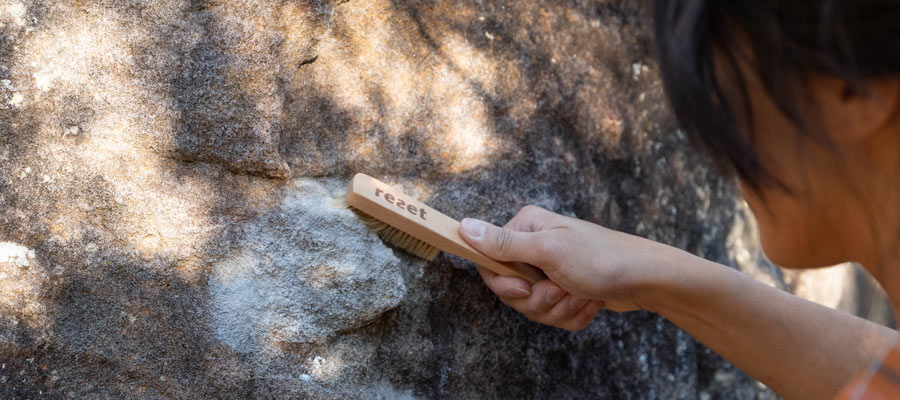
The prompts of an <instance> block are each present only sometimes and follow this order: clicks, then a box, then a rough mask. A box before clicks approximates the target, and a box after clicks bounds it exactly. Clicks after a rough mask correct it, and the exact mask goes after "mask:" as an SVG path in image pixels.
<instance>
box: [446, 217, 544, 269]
mask: <svg viewBox="0 0 900 400" xmlns="http://www.w3.org/2000/svg"><path fill="white" fill-rule="evenodd" d="M459 235H460V236H462V238H463V240H465V241H466V242H467V243H469V245H471V246H472V247H474V248H475V249H476V250H478V251H480V252H482V253H483V254H484V255H486V256H488V257H490V258H493V259H495V260H498V261H518V262H524V263H528V264H531V265H534V266H538V267H540V266H541V264H542V263H541V261H542V259H543V258H544V257H543V255H542V254H541V249H542V248H544V246H543V245H542V243H540V239H538V238H537V233H534V232H521V231H514V230H512V229H509V228H505V227H504V228H501V227H499V226H496V225H493V224H490V223H487V222H484V221H480V220H477V219H472V218H466V219H463V220H462V223H461V224H459Z"/></svg>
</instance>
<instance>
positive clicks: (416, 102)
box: [0, 0, 786, 399]
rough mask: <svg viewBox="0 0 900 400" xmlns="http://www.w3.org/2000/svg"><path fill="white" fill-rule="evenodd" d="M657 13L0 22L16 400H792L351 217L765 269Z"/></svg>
mask: <svg viewBox="0 0 900 400" xmlns="http://www.w3.org/2000/svg"><path fill="white" fill-rule="evenodd" d="M642 4H643V3H640V2H628V1H599V2H598V1H593V0H591V1H588V0H574V1H561V0H543V1H519V2H503V1H494V0H485V1H477V2H462V1H450V0H438V1H390V0H365V1H363V0H350V1H347V0H333V1H332V0H273V1H261V0H160V1H153V2H145V1H138V0H124V1H123V0H96V1H83V0H62V1H60V0H3V1H0V364H2V365H0V398H40V397H41V396H46V397H48V398H64V397H72V398H182V399H196V398H284V399H288V398H291V399H293V398H322V399H331V398H363V399H426V398H458V399H483V398H515V399H529V398H533V399H543V398H578V399H582V398H601V399H605V398H609V399H629V398H633V399H638V398H640V399H694V398H702V399H706V398H738V399H755V398H771V397H773V394H772V393H771V392H769V391H768V390H767V389H765V388H764V387H762V386H760V385H759V384H757V383H756V382H755V381H754V380H752V379H751V378H749V377H747V376H746V375H744V374H743V373H741V372H740V371H738V370H737V369H736V368H734V367H732V366H730V365H729V364H727V363H726V362H724V361H722V360H721V359H720V358H718V357H717V356H715V355H714V354H712V353H711V352H709V351H708V350H707V349H705V348H704V347H703V346H701V345H699V344H698V343H697V342H696V341H694V340H693V339H692V338H691V337H690V336H689V335H687V334H685V333H684V332H682V331H681V330H679V329H678V328H676V327H675V326H673V325H671V324H670V323H668V322H666V321H665V320H662V319H661V318H659V317H658V316H656V315H653V314H649V313H641V312H639V313H628V314H615V313H607V312H604V313H601V314H600V315H599V316H598V317H597V319H596V320H595V321H594V322H593V323H592V324H591V325H590V326H589V328H588V329H586V330H584V331H582V332H578V333H568V332H564V331H560V330H556V329H553V328H549V327H544V326H540V325H538V324H535V323H531V322H529V321H528V320H527V319H525V318H524V317H522V316H520V315H518V314H517V313H515V312H513V311H512V310H509V309H508V308H506V307H505V306H503V305H502V304H501V303H500V302H499V301H497V299H496V298H494V297H493V296H492V295H491V294H490V293H489V292H488V291H487V290H486V289H485V288H484V287H483V285H482V284H481V282H480V280H479V279H478V277H477V274H476V273H475V272H474V269H473V267H472V265H470V264H469V263H466V262H464V261H462V260H460V259H457V258H454V257H451V256H447V255H442V256H440V257H438V259H437V260H435V261H434V262H430V263H425V262H423V261H420V260H416V259H414V258H412V257H410V256H409V255H407V254H404V253H402V252H395V251H393V250H392V249H390V248H389V247H386V246H385V245H384V244H382V243H381V242H380V241H379V240H378V239H377V238H376V237H375V236H373V235H372V234H371V233H369V232H367V231H366V230H365V228H364V227H363V226H362V225H361V224H360V223H359V221H357V220H356V219H355V217H354V216H353V214H352V213H351V212H349V211H347V210H344V209H341V208H340V207H338V206H337V205H336V202H335V197H336V196H339V194H338V193H337V192H338V191H339V190H340V188H341V187H342V185H343V184H344V182H346V181H347V179H349V177H350V176H351V175H352V174H353V173H354V172H357V171H363V172H367V173H369V174H371V175H375V176H377V177H379V178H382V179H383V180H386V181H389V182H392V183H394V184H396V185H398V186H399V187H401V188H402V189H403V190H404V191H406V192H407V193H408V194H410V195H413V196H416V197H418V198H420V199H422V200H424V201H426V202H427V203H429V204H430V205H432V206H433V207H435V208H436V209H439V210H442V211H444V212H445V213H447V214H449V215H451V216H454V217H457V218H461V217H464V216H474V217H480V218H483V219H487V220H491V221H494V222H497V223H502V222H505V221H506V220H507V219H508V218H510V217H511V216H512V215H513V214H514V213H515V212H516V211H517V210H518V209H519V208H520V207H522V206H524V205H526V204H538V205H541V206H543V207H546V208H549V209H551V210H553V211H556V212H560V213H563V214H566V215H572V216H577V217H580V218H584V219H587V220H591V221H596V222H599V223H603V224H605V225H606V226H609V227H612V228H615V229H620V230H623V231H627V232H632V233H636V234H638V235H642V236H645V237H649V238H652V239H655V240H659V241H662V242H666V243H669V244H672V245H675V246H678V247H681V248H684V249H687V250H688V251H691V252H693V253H696V254H699V255H702V256H704V257H707V258H710V259H713V260H716V261H719V262H723V263H726V264H729V265H741V264H746V263H752V262H753V261H754V260H762V257H761V256H760V254H759V251H758V249H757V247H755V246H756V245H755V242H753V240H752V235H751V234H750V233H748V232H750V230H749V229H748V228H747V227H746V224H744V223H743V221H744V220H745V218H746V215H745V212H744V210H743V209H742V208H741V204H740V202H738V201H737V200H736V197H735V193H734V186H733V185H732V184H731V183H730V182H727V181H723V180H722V179H720V178H719V177H718V176H717V175H716V173H715V171H714V170H712V169H711V168H710V166H709V165H708V163H706V162H705V161H704V160H703V158H702V157H701V156H700V155H699V154H697V153H696V152H695V151H692V150H691V149H690V147H689V146H688V145H687V143H686V142H685V138H684V135H683V134H682V133H681V132H680V131H679V130H678V129H677V127H676V125H675V123H674V121H673V119H672V118H671V116H670V115H669V113H668V112H667V110H666V108H665V105H664V104H665V103H664V100H663V94H662V91H661V87H660V82H659V79H658V74H657V67H656V64H655V62H654V61H653V59H652V50H651V46H652V45H651V43H650V35H649V32H648V25H649V23H648V18H647V12H646V10H645V9H643V8H642V7H643V5H642ZM769 267H770V266H767V265H765V264H764V263H763V267H761V269H760V270H761V271H763V272H766V276H770V277H771V279H772V281H771V283H772V284H774V285H781V287H786V286H784V283H783V280H782V278H781V276H780V274H778V273H777V271H774V270H769Z"/></svg>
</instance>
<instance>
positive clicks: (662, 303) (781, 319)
mask: <svg viewBox="0 0 900 400" xmlns="http://www.w3.org/2000/svg"><path fill="white" fill-rule="evenodd" d="M669 252H672V253H674V254H671V255H668V257H666V258H665V259H666V261H664V262H663V263H662V264H661V266H662V267H663V268H665V269H666V270H668V273H666V274H663V275H662V279H661V280H660V281H659V282H658V283H657V284H655V286H656V288H655V289H654V290H651V291H649V293H652V295H651V296H652V297H653V299H652V300H650V301H649V302H648V303H647V304H648V308H650V309H651V310H652V311H655V312H657V313H659V314H660V315H662V316H663V317H665V318H667V319H668V320H670V321H672V322H673V323H675V324H676V325H678V326H679V327H681V328H682V329H684V330H685V331H687V332H688V333H690V334H691V335H693V336H694V337H695V338H697V340H699V341H701V342H703V344H705V345H706V346H707V347H709V348H710V349H712V350H713V351H715V352H716V353H718V354H720V355H721V356H722V357H724V358H725V359H727V360H729V361H730V362H731V363H733V364H735V365H737V366H738V367H739V368H741V369H742V370H744V371H745V372H747V373H748V374H750V375H751V376H753V377H755V378H756V379H758V380H760V381H762V382H763V383H765V384H766V385H768V386H769V387H770V388H772V389H773V390H775V391H776V392H777V393H779V394H780V395H782V396H783V397H784V398H785V399H829V398H832V397H834V396H835V395H836V394H837V392H838V391H839V390H840V389H841V388H842V387H843V386H844V385H845V384H846V383H847V382H848V381H849V380H850V379H852V378H853V377H854V376H855V375H856V374H858V373H859V372H860V371H861V370H863V369H864V368H865V367H866V366H867V365H868V364H869V363H870V362H871V361H872V360H873V359H875V358H877V357H879V356H880V355H882V354H884V353H885V352H886V351H887V350H888V349H889V348H890V347H891V346H893V345H894V344H895V342H896V340H897V332H896V331H894V330H892V329H889V328H886V327H883V326H881V325H878V324H875V323H872V322H869V321H866V320H864V319H862V318H858V317H855V316H853V315H849V314H846V313H843V312H840V311H836V310H833V309H830V308H827V307H824V306H821V305H818V304H815V303H812V302H809V301H806V300H804V299H801V298H799V297H796V296H793V295H791V294H788V293H785V292H783V291H781V290H778V289H775V288H772V287H769V286H766V285H764V284H762V283H760V282H758V281H756V280H754V279H752V278H750V277H748V276H747V275H745V274H742V273H740V272H737V271H734V270H732V269H729V268H727V267H724V266H721V265H718V264H715V263H712V262H709V261H706V260H703V259H700V258H698V257H694V256H692V255H690V254H687V253H684V252H681V251H674V252H673V251H671V250H669ZM678 253H680V254H678Z"/></svg>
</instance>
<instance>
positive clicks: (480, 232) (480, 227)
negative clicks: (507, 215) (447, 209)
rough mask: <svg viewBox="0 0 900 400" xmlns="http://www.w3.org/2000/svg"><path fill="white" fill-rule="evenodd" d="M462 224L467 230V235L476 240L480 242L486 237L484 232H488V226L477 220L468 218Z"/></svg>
mask: <svg viewBox="0 0 900 400" xmlns="http://www.w3.org/2000/svg"><path fill="white" fill-rule="evenodd" d="M462 224H463V229H465V230H466V234H467V235H469V237H470V238H472V239H475V240H480V239H481V238H482V237H484V232H485V231H487V225H486V224H485V223H484V222H481V221H479V220H477V219H471V218H466V219H464V220H463V222H462Z"/></svg>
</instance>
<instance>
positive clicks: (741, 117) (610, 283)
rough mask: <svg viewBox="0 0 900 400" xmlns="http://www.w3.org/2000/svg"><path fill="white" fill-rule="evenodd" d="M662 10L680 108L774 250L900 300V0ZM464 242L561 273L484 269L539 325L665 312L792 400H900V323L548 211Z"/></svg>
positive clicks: (468, 226) (579, 324)
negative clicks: (862, 280) (604, 313)
mask: <svg viewBox="0 0 900 400" xmlns="http://www.w3.org/2000/svg"><path fill="white" fill-rule="evenodd" d="M654 17H655V21H654V26H655V30H656V38H657V46H658V48H659V56H660V69H661V71H662V75H663V80H664V83H665V87H666V92H667V95H668V96H669V99H670V101H671V103H672V107H673V109H674V111H675V114H676V116H677V117H678V119H679V121H680V122H681V123H682V125H683V126H684V127H685V128H686V129H687V130H688V131H689V132H691V134H692V135H694V138H695V139H696V142H697V143H699V144H701V145H702V146H703V147H705V148H706V149H707V150H710V154H711V155H712V156H713V157H714V158H716V159H717V160H718V161H719V163H720V165H721V166H723V167H724V169H725V171H728V172H730V173H732V174H734V175H736V176H737V178H738V181H739V183H740V187H741V190H742V194H743V196H744V197H745V198H746V200H747V202H748V204H749V205H750V207H751V208H752V210H753V211H754V213H755V215H756V217H757V220H758V221H759V226H760V237H761V241H762V245H763V248H764V250H765V252H766V254H767V255H768V257H769V258H770V259H771V260H772V261H773V262H774V263H776V264H779V265H782V266H785V267H790V268H812V267H822V266H827V265H833V264H837V263H840V262H845V261H858V262H860V263H862V265H863V266H865V268H866V269H867V270H868V271H869V272H870V273H871V274H872V275H873V276H874V277H875V278H876V279H877V280H878V281H879V282H880V283H881V285H882V286H883V287H884V288H885V290H886V291H887V293H888V296H889V297H890V299H891V301H892V303H893V305H894V308H895V309H900V308H898V305H900V303H898V302H900V265H898V264H900V261H898V260H900V2H898V1H896V0H893V1H888V0H856V1H849V0H843V1H838V0H832V1H805V0H803V1H801V0H792V1H778V0H733V1H724V0H719V1H671V0H657V1H656V2H655V4H654ZM460 234H461V235H462V236H463V237H464V238H465V239H466V240H467V241H468V242H469V243H471V244H472V246H474V247H475V248H477V249H479V250H481V251H483V252H484V253H485V254H487V255H489V256H491V257H494V258H496V259H498V260H504V261H518V262H525V263H529V264H533V265H535V266H537V267H540V268H541V269H543V270H544V271H545V272H546V273H547V275H548V276H549V278H550V279H548V280H544V281H542V282H538V283H537V284H535V285H533V286H531V285H529V284H527V283H526V282H525V281H522V280H519V279H516V278H509V277H500V276H497V275H495V274H493V273H491V272H490V271H487V270H485V269H483V268H480V271H481V276H482V278H483V279H484V282H485V283H486V284H487V286H488V287H489V288H490V289H491V290H492V291H493V292H494V293H496V294H497V296H499V297H500V298H501V299H502V301H503V302H504V303H506V304H507V305H509V306H510V307H512V308H514V309H516V310H518V311H520V312H522V313H523V314H525V315H526V316H527V317H528V318H530V319H532V320H535V321H538V322H542V323H545V324H549V325H554V326H557V327H560V328H563V329H568V330H578V329H582V328H584V327H585V326H586V325H587V324H588V323H589V322H590V321H591V319H592V318H593V317H594V315H595V314H596V313H597V311H598V310H599V309H601V308H605V309H610V310H615V311H629V310H639V309H643V310H649V311H653V312H656V313H659V314H660V315H662V316H664V317H666V318H667V319H669V320H670V321H672V322H674V323H675V324H677V325H678V326H680V327H681V328H683V329H684V330H686V331H687V332H689V333H690V334H691V335H693V336H694V337H695V338H697V339H698V340H700V341H701V342H703V343H704V344H706V345H707V346H708V347H710V348H711V349H713V350H714V351H716V352H718V353H719V354H721V355H722V356H724V357H725V358H726V359H728V360H730V361H731V362H732V363H734V364H735V365H737V366H738V367H740V368H741V369H743V370H744V371H746V372H747V373H749V374H751V375H752V376H754V377H756V378H757V379H759V380H760V381H762V382H763V383H765V384H766V385H768V386H769V387H770V388H772V389H774V390H775V391H776V392H778V393H779V394H780V395H782V396H783V397H784V398H787V399H798V398H799V399H827V398H833V397H834V396H835V395H837V394H838V393H840V392H841V391H842V389H843V391H844V393H843V396H851V397H852V396H862V397H861V398H866V396H872V394H873V392H874V391H877V390H887V391H888V393H889V394H887V396H888V397H885V398H893V397H895V396H896V397H898V398H900V389H893V388H892V384H891V383H890V382H891V379H895V380H897V381H900V374H898V372H897V371H892V370H890V364H891V362H893V361H894V360H900V349H896V348H894V346H895V345H896V342H897V339H898V336H897V332H895V331H894V330H891V329H888V328H885V327H882V326H880V325H877V324H874V323H871V322H868V321H865V320H863V319H860V318H857V317H854V316H851V315H847V314H844V313H841V312H838V311H835V310H832V309H828V308H826V307H822V306H819V305H816V304H813V303H811V302H808V301H805V300H802V299H799V298H797V297H794V296H791V295H790V294H788V293H784V292H781V291H779V290H776V289H773V288H771V287H768V286H766V285H763V284H761V283H758V282H756V281H755V280H753V279H752V278H749V277H747V276H745V275H743V274H741V273H740V272H737V271H734V270H732V269H729V268H727V267H724V266H722V265H718V264H715V263H712V262H709V261H706V260H703V259H700V258H697V257H695V256H692V255H690V254H688V253H686V252H683V251H681V250H678V249H675V248H672V247H669V246H665V245H662V244H659V243H655V242H652V241H649V240H645V239H642V238H639V237H635V236H631V235H628V234H624V233H620V232H615V231H612V230H608V229H605V228H603V227H601V226H598V225H595V224H592V223H589V222H585V221H580V220H576V219H572V218H568V217H564V216H561V215H557V214H554V213H551V212H549V211H546V210H543V209H540V208H537V207H526V208H524V209H522V210H521V211H520V212H519V213H518V214H517V215H516V216H515V217H514V218H513V219H512V220H510V221H509V222H508V223H507V224H506V226H504V227H503V228H500V227H497V226H493V225H490V224H487V223H485V222H481V221H477V220H473V219H466V220H464V221H463V224H461V228H460ZM894 352H896V353H894ZM886 354H888V356H887V361H886V363H881V362H880V361H879V360H884V359H885V357H886ZM894 357H896V358H894ZM873 361H876V362H875V363H872V362H873ZM870 365H871V367H870ZM867 368H871V371H868V372H866V370H867ZM879 368H880V371H879ZM892 374H893V375H892ZM854 377H857V379H856V380H854V381H853V382H852V383H850V384H848V382H851V380H853V379H854ZM885 383H887V385H885ZM894 385H897V387H898V388H900V383H895V384H894ZM867 390H868V392H866V391H867ZM890 390H897V391H896V392H889V391H890ZM857 398H860V397H857Z"/></svg>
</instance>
